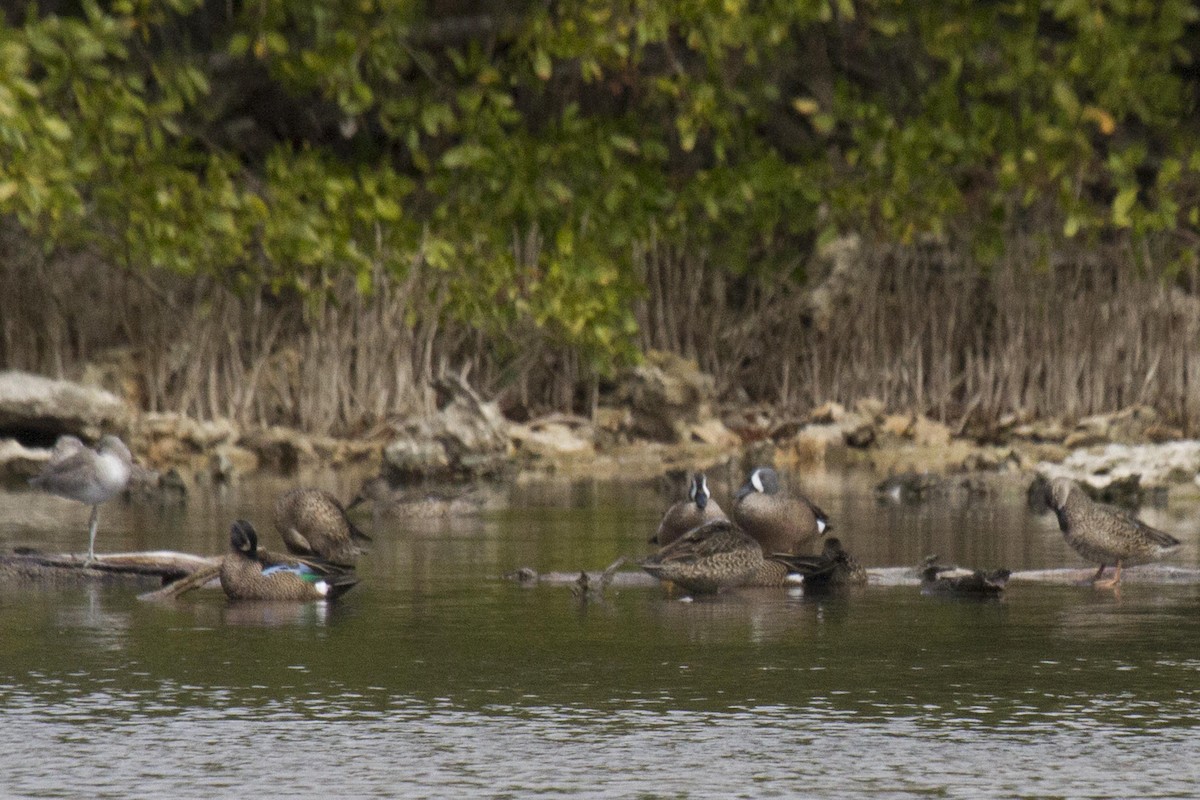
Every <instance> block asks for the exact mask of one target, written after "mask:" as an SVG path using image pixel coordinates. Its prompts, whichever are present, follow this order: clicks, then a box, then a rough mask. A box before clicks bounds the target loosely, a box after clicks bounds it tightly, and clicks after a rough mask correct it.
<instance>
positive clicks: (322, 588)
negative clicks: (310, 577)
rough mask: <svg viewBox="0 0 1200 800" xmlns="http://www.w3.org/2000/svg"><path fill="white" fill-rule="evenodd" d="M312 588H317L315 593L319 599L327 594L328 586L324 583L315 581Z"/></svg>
mask: <svg viewBox="0 0 1200 800" xmlns="http://www.w3.org/2000/svg"><path fill="white" fill-rule="evenodd" d="M313 586H315V587H317V593H318V594H320V595H321V597H324V596H325V595H327V594H329V584H328V583H326V582H325V581H317V582H316V583H314V584H313Z"/></svg>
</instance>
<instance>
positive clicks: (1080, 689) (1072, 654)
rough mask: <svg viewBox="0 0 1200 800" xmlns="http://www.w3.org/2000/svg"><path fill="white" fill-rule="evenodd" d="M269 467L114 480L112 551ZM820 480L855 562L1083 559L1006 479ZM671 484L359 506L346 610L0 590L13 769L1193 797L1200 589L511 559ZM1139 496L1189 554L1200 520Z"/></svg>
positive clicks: (22, 516) (302, 792)
mask: <svg viewBox="0 0 1200 800" xmlns="http://www.w3.org/2000/svg"><path fill="white" fill-rule="evenodd" d="M282 485H283V484H282V483H280V482H276V481H266V480H263V481H257V482H254V483H251V484H247V485H243V486H242V487H239V488H237V489H235V490H233V491H231V492H228V493H226V494H223V495H217V494H211V495H203V496H201V495H200V494H199V493H197V494H195V495H194V496H193V499H192V501H191V502H190V503H189V506H188V507H187V509H186V510H183V511H178V510H163V509H159V508H157V507H155V506H153V505H148V506H147V505H143V506H130V505H124V506H123V505H120V504H113V505H112V506H111V507H106V508H105V510H104V512H103V513H102V516H101V537H100V541H99V543H98V549H100V550H101V551H104V550H117V549H124V548H132V547H172V548H175V549H184V550H192V551H196V552H217V551H219V550H220V549H221V548H222V547H223V546H224V537H225V535H226V533H225V530H224V529H225V528H226V527H227V525H228V520H230V519H232V518H234V517H236V516H246V517H249V518H251V519H255V520H257V521H259V522H260V528H261V529H265V530H267V531H269V530H270V524H269V510H268V509H269V503H270V501H271V500H272V498H273V497H274V493H275V492H276V491H278V489H279V488H280V486H282ZM806 485H808V486H809V488H810V491H811V492H812V493H813V495H814V496H815V497H816V498H817V499H818V501H819V502H820V503H821V504H822V505H823V506H824V507H825V508H826V510H827V511H829V512H830V515H831V516H832V517H833V519H834V524H835V526H836V527H837V529H838V531H839V533H840V535H841V536H842V538H843V540H844V541H845V542H846V543H847V546H848V547H851V548H852V550H853V552H856V553H859V554H861V555H863V556H864V560H866V561H867V563H868V564H869V565H870V566H895V565H903V564H909V563H913V562H915V561H916V560H917V559H918V558H919V557H920V555H922V554H923V553H925V552H928V551H930V549H937V550H938V551H939V552H940V553H941V554H942V556H943V558H946V559H951V560H958V561H961V562H963V563H972V564H976V565H978V566H991V565H1000V564H1004V565H1007V566H1010V567H1012V568H1030V567H1046V566H1084V565H1083V564H1082V562H1080V561H1078V559H1076V558H1075V557H1073V556H1072V555H1071V553H1070V552H1069V550H1066V549H1065V547H1064V546H1063V544H1062V542H1061V536H1059V535H1058V533H1057V531H1056V529H1055V528H1054V526H1053V520H1052V519H1051V518H1039V517H1035V516H1033V515H1031V514H1030V513H1029V512H1028V511H1027V510H1026V509H1025V507H1024V505H1023V503H1022V500H1023V498H1022V497H1021V496H1020V494H1019V492H1016V491H1013V492H1008V493H1001V494H1000V495H998V496H995V497H991V498H986V499H983V500H973V501H965V500H962V501H958V500H956V501H946V502H940V503H938V504H935V505H933V506H919V507H906V506H881V505H879V504H877V503H876V502H875V501H874V499H873V498H871V496H870V493H869V491H868V485H867V483H866V482H865V480H864V479H861V478H857V477H855V476H849V477H845V476H826V477H813V478H811V479H809V481H807V482H806ZM330 488H337V489H339V490H344V489H345V487H341V486H337V485H335V484H333V483H331V484H330ZM723 491H727V489H725V490H723ZM342 493H343V494H345V491H342ZM720 496H721V497H722V499H723V498H724V495H723V494H722V495H720ZM665 502H666V501H665V500H664V498H663V497H661V496H659V495H658V494H657V493H655V492H654V491H653V490H652V489H651V488H649V487H622V486H591V485H582V486H574V487H564V486H539V487H531V488H525V489H522V490H519V491H517V492H516V493H515V494H514V497H513V504H512V506H510V507H509V508H507V509H505V510H502V511H498V512H494V513H491V514H489V515H487V516H486V517H484V518H475V519H464V520H456V521H453V522H444V521H439V522H433V523H429V522H425V523H420V524H415V523H412V524H408V523H403V522H398V521H396V520H390V519H385V518H381V519H379V520H378V521H374V522H373V521H372V520H371V519H370V517H369V516H367V517H365V518H364V520H363V522H364V525H366V526H367V527H368V528H369V529H370V530H371V531H372V532H373V533H374V534H375V536H376V543H375V547H374V550H373V552H372V553H371V555H370V556H369V557H367V559H366V560H365V561H364V563H363V564H362V569H361V572H362V577H363V581H362V584H361V585H360V586H358V587H356V588H355V589H354V590H353V591H352V592H350V593H349V594H348V595H347V596H346V597H345V598H344V601H343V602H342V603H340V604H338V605H335V606H332V607H325V606H323V605H317V604H307V605H294V604H284V605H273V604H266V605H263V604H248V605H230V604H228V603H227V602H226V601H225V599H224V597H223V596H222V595H220V593H219V592H212V591H204V592H197V593H193V594H191V595H189V596H187V597H185V598H184V599H183V600H182V601H180V602H177V603H173V604H166V605H161V604H147V603H144V602H140V601H138V600H137V599H136V597H135V594H136V592H135V591H134V590H131V589H126V588H104V589H70V590H48V589H31V588H28V587H25V588H20V589H18V588H14V587H11V586H10V587H5V588H3V589H0V631H2V634H0V635H2V636H3V639H2V641H3V649H2V651H0V743H2V744H3V746H2V747H0V795H3V796H13V797H25V796H33V797H151V796H155V797H164V796H165V797H229V796H236V795H247V796H258V797H327V796H346V797H394V796H406V797H407V796H411V797H461V796H481V797H528V796H534V795H541V796H551V797H553V796H563V795H577V796H587V797H773V796H774V797H830V798H835V797H872V798H875V797H883V798H887V797H896V798H910V797H930V796H932V797H963V798H974V797H1112V798H1119V797H1194V796H1196V795H1197V793H1198V789H1197V778H1198V777H1200V774H1198V773H1200V769H1198V768H1197V766H1196V764H1197V760H1198V759H1197V756H1198V755H1200V745H1198V744H1197V743H1196V742H1197V737H1196V735H1195V733H1196V730H1195V729H1196V727H1197V725H1198V721H1200V589H1198V588H1197V587H1196V586H1191V585H1166V586H1159V585H1152V584H1139V583H1131V584H1129V585H1127V586H1126V587H1125V588H1124V590H1123V591H1122V593H1121V595H1120V596H1119V597H1116V596H1114V595H1112V594H1111V593H1105V592H1097V591H1094V590H1092V589H1090V588H1086V587H1077V586H1045V585H1037V584H1028V583H1016V584H1013V585H1012V586H1011V587H1010V589H1009V592H1008V593H1007V596H1006V598H1005V599H1004V600H1003V601H1002V602H990V603H987V602H985V603H978V602H974V603H972V602H966V603H964V602H947V601H944V600H938V599H935V598H928V597H923V596H921V595H920V593H919V592H918V590H917V589H916V588H915V587H913V586H872V587H868V588H867V589H866V590H864V591H862V592H860V593H858V594H855V595H853V596H850V597H844V598H831V599H823V600H816V599H811V598H805V597H804V595H803V594H802V593H801V592H800V591H799V590H770V591H768V590H756V591H745V592H741V593H737V594H730V595H728V596H723V597H719V598H715V599H711V600H705V601H696V602H683V601H681V600H677V599H668V598H667V597H666V596H665V595H664V593H663V592H662V591H661V589H659V588H658V587H645V588H640V587H627V588H622V589H620V590H618V591H611V590H610V592H609V596H608V597H607V599H606V600H605V601H604V602H599V603H588V604H581V603H580V602H579V601H577V600H576V599H575V598H574V597H573V596H572V595H571V594H570V592H569V591H568V590H567V589H566V588H565V587H563V586H555V585H540V586H537V587H533V588H522V587H519V586H516V585H513V584H510V583H507V582H504V581H502V580H499V579H498V578H497V576H498V575H500V574H502V573H503V572H506V571H508V570H510V569H512V568H514V567H516V566H520V565H526V564H527V565H530V566H533V567H535V568H536V569H538V570H539V571H547V570H578V569H580V568H587V569H599V568H602V567H603V566H605V565H606V564H608V563H609V562H610V561H611V560H612V559H613V558H615V557H616V556H617V555H619V554H623V553H628V554H637V553H641V552H644V549H645V545H644V541H645V537H646V536H647V535H648V534H649V533H650V532H651V531H652V530H653V526H654V525H655V523H656V521H657V517H658V515H659V514H660V513H661V511H662V508H663V507H664V503H665ZM0 508H2V509H4V510H3V511H0V545H2V546H5V547H9V546H12V545H17V544H31V543H37V544H42V545H43V546H46V547H47V548H48V549H49V548H50V547H52V546H55V547H63V548H74V549H78V547H79V546H80V544H81V542H82V540H83V539H85V538H86V532H85V531H84V530H83V527H82V525H83V523H85V522H86V516H87V512H86V509H80V508H78V507H76V506H71V505H70V504H65V503H60V502H58V501H55V500H53V499H51V498H44V497H39V496H36V495H31V494H28V493H15V494H4V495H0ZM1150 514H1154V515H1156V516H1155V517H1154V521H1155V522H1156V524H1160V525H1162V526H1163V527H1167V528H1168V529H1170V530H1172V531H1174V532H1176V533H1177V534H1178V535H1180V536H1181V538H1184V539H1185V542H1186V546H1185V548H1184V551H1183V552H1182V553H1181V554H1180V555H1178V556H1176V557H1175V559H1174V561H1173V563H1179V564H1186V565H1194V564H1195V561H1196V559H1195V555H1194V554H1195V543H1196V540H1197V530H1196V527H1195V523H1194V522H1190V520H1193V519H1194V518H1195V517H1194V515H1193V514H1192V513H1191V512H1190V511H1189V510H1188V509H1177V508H1174V507H1171V508H1168V509H1166V510H1163V511H1153V512H1148V516H1149V515H1150ZM268 535H269V536H271V535H273V534H268Z"/></svg>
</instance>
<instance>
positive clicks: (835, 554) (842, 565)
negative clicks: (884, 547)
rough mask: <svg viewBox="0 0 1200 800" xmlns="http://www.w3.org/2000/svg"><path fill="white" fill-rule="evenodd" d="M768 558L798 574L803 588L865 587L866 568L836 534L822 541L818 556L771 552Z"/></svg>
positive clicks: (808, 589) (807, 589) (806, 589)
mask: <svg viewBox="0 0 1200 800" xmlns="http://www.w3.org/2000/svg"><path fill="white" fill-rule="evenodd" d="M771 558H772V560H775V561H779V562H782V563H784V564H786V565H787V567H788V570H789V572H791V573H792V574H796V575H800V576H801V577H802V578H803V583H804V589H805V591H810V590H821V589H835V588H840V587H844V586H865V585H866V583H867V570H866V569H865V568H864V567H863V565H862V564H861V563H860V562H859V561H858V559H856V558H855V557H854V556H852V555H850V554H849V553H847V552H846V549H845V548H844V547H843V546H842V541H841V540H840V539H839V538H837V537H836V536H830V537H829V538H828V539H826V540H825V544H824V546H823V547H822V549H821V553H820V554H819V555H815V556H798V555H793V554H791V553H773V554H772V556H771Z"/></svg>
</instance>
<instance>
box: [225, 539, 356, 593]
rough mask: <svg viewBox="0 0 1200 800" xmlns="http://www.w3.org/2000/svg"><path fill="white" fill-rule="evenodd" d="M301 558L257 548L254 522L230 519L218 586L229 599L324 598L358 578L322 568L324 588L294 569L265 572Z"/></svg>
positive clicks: (292, 563)
mask: <svg viewBox="0 0 1200 800" xmlns="http://www.w3.org/2000/svg"><path fill="white" fill-rule="evenodd" d="M301 563H302V562H301V561H298V560H297V559H293V558H288V557H286V556H281V555H278V554H275V553H270V552H268V551H266V550H260V549H258V535H257V532H256V531H255V530H254V526H253V525H251V524H250V523H249V522H246V521H245V520H238V521H237V522H235V523H233V526H232V527H231V528H230V534H229V552H228V553H227V554H226V555H225V558H224V559H222V561H221V571H220V580H221V588H222V589H223V590H224V591H225V594H226V596H228V597H229V598H230V599H232V600H299V601H306V600H325V599H332V598H334V597H336V596H337V595H340V594H342V593H343V592H345V591H347V590H348V589H349V588H350V587H352V586H353V585H354V584H356V583H357V582H358V579H357V578H356V577H355V576H354V574H353V573H351V572H348V571H337V570H332V569H329V570H325V571H324V572H323V573H322V575H321V579H322V581H323V582H324V585H325V588H322V586H321V585H320V584H318V583H315V582H313V581H307V580H305V579H304V578H303V577H301V576H300V575H297V574H295V573H293V572H287V571H280V572H274V573H272V574H270V575H264V574H263V570H264V569H268V568H270V567H274V566H284V567H289V568H290V567H299V566H300V565H301Z"/></svg>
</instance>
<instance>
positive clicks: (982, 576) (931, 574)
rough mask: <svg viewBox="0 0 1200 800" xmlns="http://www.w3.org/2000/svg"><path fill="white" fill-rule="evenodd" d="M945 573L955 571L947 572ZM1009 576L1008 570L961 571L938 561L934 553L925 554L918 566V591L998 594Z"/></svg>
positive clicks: (961, 595) (985, 595) (997, 595)
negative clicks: (919, 582) (919, 588)
mask: <svg viewBox="0 0 1200 800" xmlns="http://www.w3.org/2000/svg"><path fill="white" fill-rule="evenodd" d="M945 573H954V574H951V575H947V574H945ZM1010 575H1012V572H1010V571H1009V570H1007V569H995V570H991V571H990V572H984V571H983V570H978V569H977V570H960V569H959V568H958V567H948V566H945V565H943V564H939V563H937V556H936V555H931V556H926V557H925V562H924V563H923V564H922V565H921V594H929V595H934V594H940V595H947V596H953V597H978V598H988V597H999V596H1000V595H1001V594H1002V593H1003V592H1004V587H1005V586H1006V585H1007V584H1008V578H1009V576H1010Z"/></svg>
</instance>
